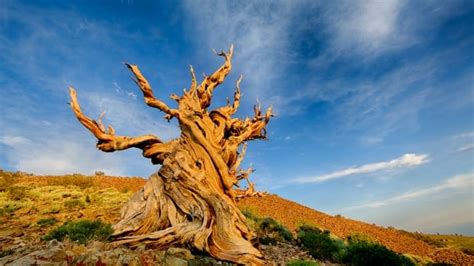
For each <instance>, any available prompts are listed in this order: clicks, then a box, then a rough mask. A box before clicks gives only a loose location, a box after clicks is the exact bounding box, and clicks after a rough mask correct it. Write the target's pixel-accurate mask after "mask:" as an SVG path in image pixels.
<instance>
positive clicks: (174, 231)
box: [70, 46, 272, 264]
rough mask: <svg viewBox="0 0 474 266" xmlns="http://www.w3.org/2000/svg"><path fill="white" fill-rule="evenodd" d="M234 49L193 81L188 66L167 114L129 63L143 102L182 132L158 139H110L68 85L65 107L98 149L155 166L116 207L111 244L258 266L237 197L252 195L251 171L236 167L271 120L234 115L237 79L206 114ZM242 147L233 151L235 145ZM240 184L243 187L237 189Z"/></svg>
mask: <svg viewBox="0 0 474 266" xmlns="http://www.w3.org/2000/svg"><path fill="white" fill-rule="evenodd" d="M232 54H233V47H232V46H231V48H230V50H229V52H220V53H218V55H220V56H223V57H224V58H225V62H224V64H223V65H222V66H221V67H220V68H219V69H218V70H217V71H216V72H214V73H213V74H212V75H210V76H206V77H205V78H204V80H203V81H202V83H201V84H199V85H198V84H197V81H196V77H195V75H194V70H193V68H192V67H191V86H190V88H189V90H184V93H183V95H182V96H181V97H178V96H177V95H174V94H173V95H172V96H171V98H172V99H174V100H176V101H177V102H178V108H177V109H172V108H170V107H168V106H167V105H166V104H165V103H164V102H162V101H160V100H158V99H156V98H155V97H154V95H153V92H152V89H151V86H150V84H149V83H148V81H147V80H146V79H145V77H144V76H143V75H142V73H141V72H140V70H139V69H138V67H137V66H135V65H129V64H127V67H128V68H129V69H130V70H131V71H132V73H133V74H134V76H135V78H136V80H135V81H136V83H137V85H138V87H139V88H140V89H141V91H142V92H143V96H144V99H145V103H146V104H147V105H149V106H151V107H155V108H157V109H159V110H161V111H163V112H164V113H165V118H166V119H168V120H170V119H173V118H176V119H177V120H178V122H179V127H180V129H181V135H180V137H179V138H177V139H174V140H171V141H169V142H163V141H161V140H160V139H159V138H157V137H156V136H154V135H145V136H140V137H126V136H116V135H115V132H114V129H113V128H112V127H110V126H109V127H108V128H107V129H105V127H104V125H103V124H102V122H101V121H100V118H99V119H98V120H97V121H94V120H92V119H90V118H89V117H87V116H85V115H84V114H83V113H82V111H81V109H80V106H79V103H78V101H77V96H76V92H75V90H74V89H73V88H70V96H71V107H72V109H73V111H74V113H75V115H76V117H77V118H78V119H79V121H80V122H81V123H82V124H83V125H84V126H85V127H86V128H87V129H89V131H91V132H92V134H94V136H96V138H97V139H98V143H97V147H98V148H99V149H100V150H102V151H105V152H113V151H117V150H123V149H128V148H131V147H135V148H139V149H142V150H143V156H145V157H146V158H150V159H151V161H152V163H153V164H161V165H162V166H161V168H160V170H159V171H158V173H156V174H154V175H152V176H151V177H150V179H149V180H148V182H147V183H146V184H145V186H144V187H143V188H142V189H141V190H140V191H138V192H137V193H136V194H135V195H134V196H133V197H132V198H131V199H130V201H129V202H128V203H127V204H126V205H125V206H124V208H123V210H122V216H121V221H120V222H119V223H117V224H116V225H115V226H114V230H115V233H114V235H115V239H116V240H115V241H116V244H128V245H131V246H134V245H138V244H140V243H145V244H147V245H148V246H152V247H156V248H166V247H169V246H172V245H181V246H187V247H192V248H196V249H198V250H201V251H205V252H208V253H209V254H210V255H211V256H213V257H215V258H218V259H221V260H227V261H232V262H235V263H240V264H261V263H262V255H261V253H260V252H259V251H258V250H257V249H256V248H255V247H253V246H252V244H251V243H250V240H251V239H252V238H253V237H254V233H253V232H252V231H251V230H250V229H249V227H248V226H247V223H246V218H245V217H244V216H243V215H242V213H241V212H240V210H239V209H238V208H237V206H236V204H235V200H236V199H238V198H241V197H245V196H248V195H255V194H256V192H255V190H254V185H253V183H251V182H250V181H248V175H249V174H250V173H251V172H252V169H249V170H246V171H244V170H241V169H239V166H240V163H241V161H242V159H243V156H244V154H245V150H246V144H245V142H246V141H248V140H254V139H264V138H266V132H265V126H266V125H267V123H268V122H269V119H270V117H271V116H272V110H271V108H269V109H268V110H267V112H266V113H265V114H262V112H261V111H260V107H259V106H255V108H254V111H255V116H254V117H253V118H246V119H244V120H241V119H238V118H232V115H233V114H234V113H235V112H236V111H237V108H238V107H239V104H240V81H241V78H240V79H239V81H238V82H237V86H236V90H235V92H234V100H233V102H232V104H231V103H230V102H229V101H228V103H227V105H225V106H223V107H220V108H217V109H215V110H212V111H210V112H209V111H208V110H207V108H208V107H209V105H210V104H211V99H212V93H213V91H214V89H215V88H216V87H217V86H218V85H219V84H221V83H222V82H223V81H224V79H225V77H226V76H227V75H228V74H229V72H230V70H231V68H232V64H231V58H232ZM242 144H244V145H243V147H242V149H241V150H240V152H239V148H240V146H242ZM242 179H246V180H247V181H248V184H249V187H248V189H247V190H240V189H236V188H235V187H236V186H237V185H238V183H239V181H240V180H242Z"/></svg>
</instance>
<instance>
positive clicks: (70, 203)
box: [0, 171, 474, 265]
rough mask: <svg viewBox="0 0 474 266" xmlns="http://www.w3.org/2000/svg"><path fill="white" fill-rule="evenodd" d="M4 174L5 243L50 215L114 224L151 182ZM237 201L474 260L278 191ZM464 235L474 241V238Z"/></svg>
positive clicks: (403, 248) (432, 253) (294, 219)
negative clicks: (321, 209) (7, 178)
mask: <svg viewBox="0 0 474 266" xmlns="http://www.w3.org/2000/svg"><path fill="white" fill-rule="evenodd" d="M0 174H1V175H0V177H1V178H3V176H14V178H13V179H12V181H11V182H9V183H8V184H4V185H8V186H9V187H10V188H8V189H3V190H2V189H1V186H0V244H1V245H4V247H6V246H9V245H13V244H14V243H15V242H18V241H19V240H21V241H25V243H28V244H33V245H36V244H39V243H41V239H40V238H41V236H43V235H45V234H46V233H47V232H48V231H49V230H50V229H51V228H52V227H53V226H49V227H44V226H39V225H38V222H39V221H41V220H45V219H53V218H54V219H55V220H56V221H57V222H56V225H58V224H60V223H62V222H64V221H67V220H76V219H83V218H86V219H97V218H99V219H102V220H104V221H106V222H109V223H115V222H117V221H118V220H119V215H120V209H121V206H123V205H124V204H125V202H126V201H127V200H128V199H129V198H130V197H131V196H132V195H133V193H134V192H135V191H137V190H139V189H140V188H141V187H143V185H144V184H145V182H146V180H145V179H142V178H126V177H110V176H93V177H87V176H83V175H66V176H34V175H29V174H24V173H20V174H14V175H13V174H12V173H7V172H3V171H0ZM0 185H1V184H0ZM12 188H15V189H12ZM238 205H239V207H240V208H241V209H242V210H243V209H249V210H251V211H253V212H255V213H256V214H257V215H259V216H270V217H272V218H274V219H275V220H278V221H279V222H281V223H282V224H283V225H285V226H286V227H288V228H289V229H290V230H293V231H294V230H296V228H297V226H298V225H300V224H303V223H306V224H311V225H315V226H318V227H320V228H322V229H326V230H329V231H330V232H331V233H332V234H334V235H336V236H338V237H340V238H342V239H345V238H346V237H347V236H349V235H351V234H353V233H361V234H364V235H368V236H370V237H371V238H372V239H374V240H376V241H378V242H379V243H381V244H383V245H385V246H387V247H388V248H390V249H392V250H394V251H396V252H399V253H405V254H411V255H416V256H419V257H424V258H431V259H432V260H433V261H435V262H445V263H452V264H455V265H474V256H471V255H468V254H465V253H463V252H461V251H459V250H455V249H454V248H452V245H451V247H448V248H438V247H436V246H435V245H431V244H428V243H426V242H424V241H422V240H420V239H419V238H417V237H416V235H414V234H412V233H409V232H403V231H400V230H396V229H389V228H384V227H381V226H377V225H372V224H368V223H364V222H360V221H356V220H352V219H348V218H344V217H341V216H330V215H328V214H325V213H322V212H319V211H317V210H314V209H311V208H308V207H305V206H303V205H301V204H298V203H296V202H293V201H290V200H287V199H284V198H281V197H279V196H276V195H266V196H263V197H252V198H245V199H243V200H241V201H239V202H238ZM422 236H425V235H422ZM426 236H427V235H426ZM438 237H440V238H442V237H443V236H438ZM463 239H464V240H463V241H469V244H471V243H472V244H474V237H463ZM464 246H466V245H464Z"/></svg>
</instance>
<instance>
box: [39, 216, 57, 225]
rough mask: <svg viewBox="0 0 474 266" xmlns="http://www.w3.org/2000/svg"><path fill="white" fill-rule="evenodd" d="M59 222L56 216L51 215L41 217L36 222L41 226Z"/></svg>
mask: <svg viewBox="0 0 474 266" xmlns="http://www.w3.org/2000/svg"><path fill="white" fill-rule="evenodd" d="M57 222H58V220H57V219H56V218H54V217H50V218H44V219H40V220H38V222H36V224H37V225H38V226H40V227H46V226H51V225H54V224H56V223H57Z"/></svg>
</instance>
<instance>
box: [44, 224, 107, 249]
mask: <svg viewBox="0 0 474 266" xmlns="http://www.w3.org/2000/svg"><path fill="white" fill-rule="evenodd" d="M112 233H113V229H112V226H111V225H110V224H106V223H103V222H102V221H100V220H95V221H90V220H79V221H68V222H65V223H64V224H63V225H61V226H59V227H58V228H56V229H54V230H53V231H51V232H49V233H48V234H47V235H46V236H44V237H43V239H44V240H52V239H56V240H58V241H62V240H64V239H65V238H66V237H67V238H69V239H70V240H71V241H74V242H78V243H80V244H87V243H88V242H89V241H90V240H99V241H107V240H109V238H110V237H111V235H112Z"/></svg>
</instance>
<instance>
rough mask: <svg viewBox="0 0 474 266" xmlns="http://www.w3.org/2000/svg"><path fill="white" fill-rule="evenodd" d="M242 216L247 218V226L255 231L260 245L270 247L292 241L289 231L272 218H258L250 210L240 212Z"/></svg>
mask: <svg viewBox="0 0 474 266" xmlns="http://www.w3.org/2000/svg"><path fill="white" fill-rule="evenodd" d="M242 214H243V215H244V216H245V217H246V218H247V221H248V222H249V226H250V227H251V228H253V229H254V230H255V231H256V233H257V237H258V239H259V242H260V244H263V245H270V244H276V243H278V242H291V241H293V239H294V238H293V234H292V233H291V231H290V230H288V228H286V227H285V226H284V225H282V224H280V223H279V222H277V221H276V220H274V219H273V218H271V217H265V218H261V217H258V216H257V215H256V214H255V212H254V211H252V210H250V209H244V210H242Z"/></svg>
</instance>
